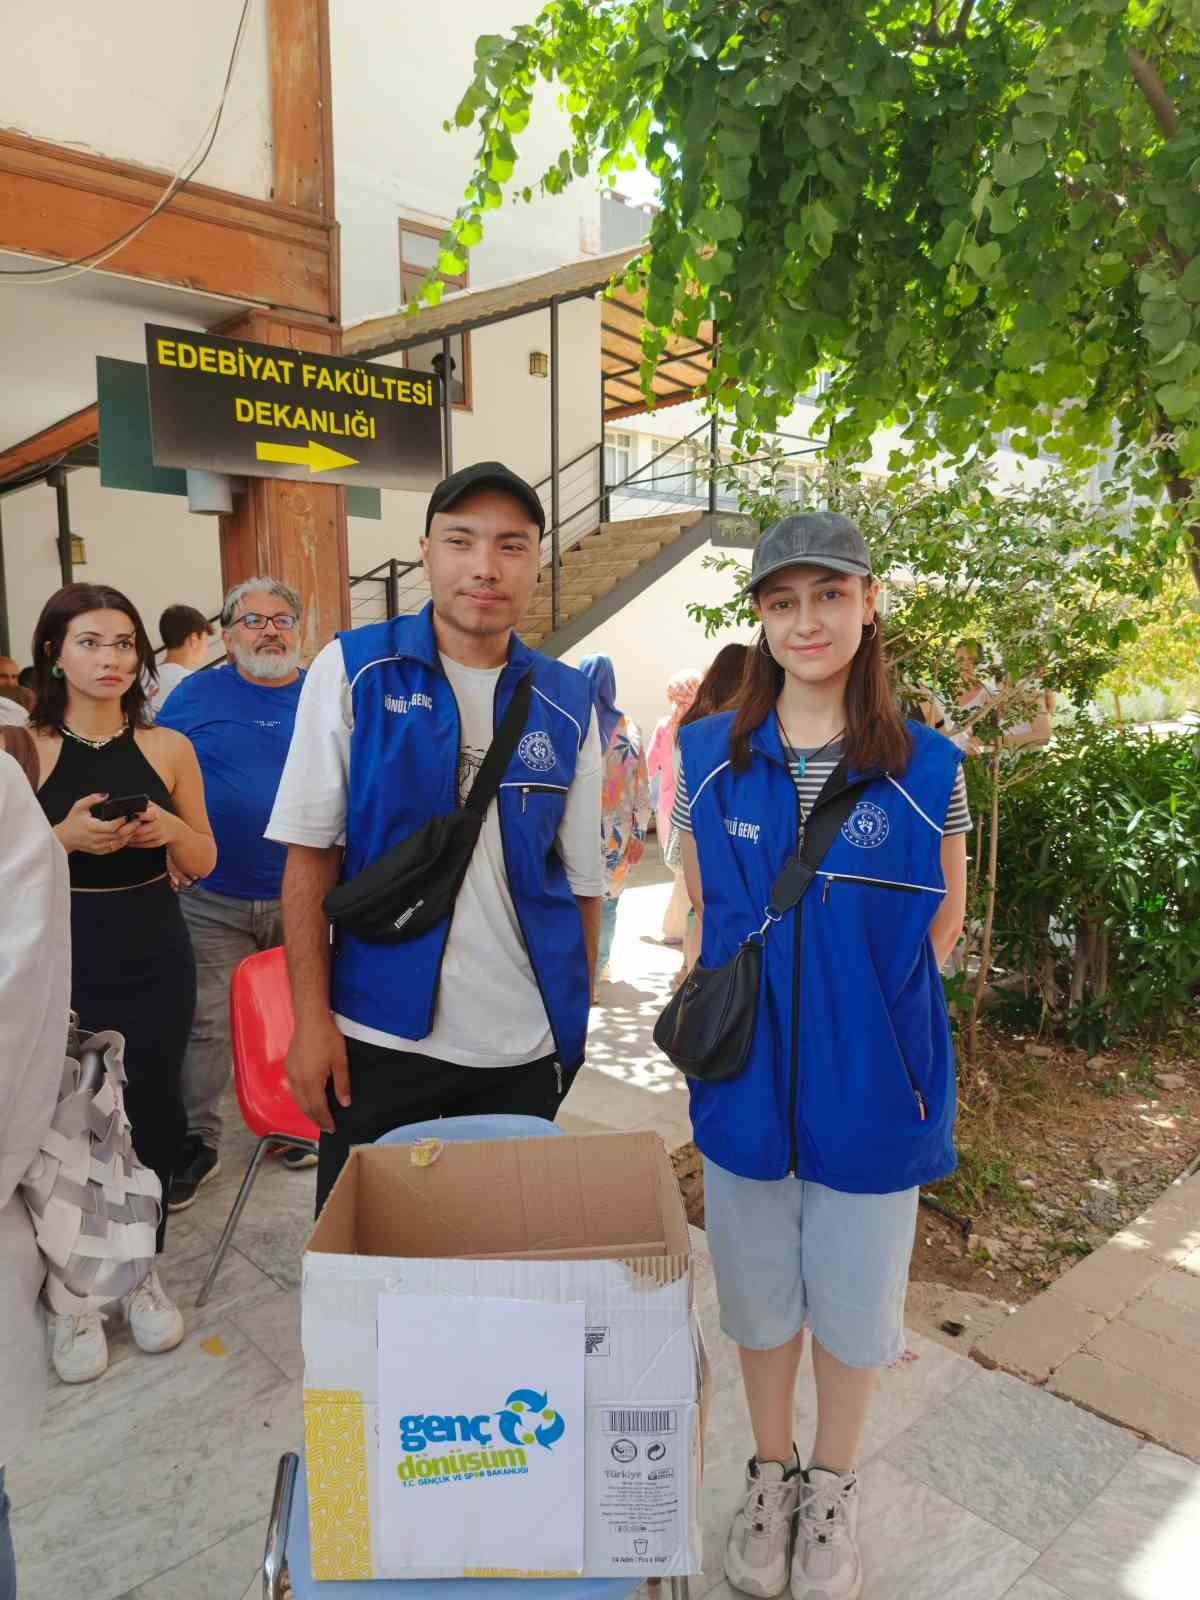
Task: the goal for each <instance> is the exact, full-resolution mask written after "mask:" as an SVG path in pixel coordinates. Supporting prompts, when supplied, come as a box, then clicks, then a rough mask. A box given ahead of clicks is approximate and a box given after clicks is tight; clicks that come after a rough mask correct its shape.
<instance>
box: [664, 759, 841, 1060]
mask: <svg viewBox="0 0 1200 1600" xmlns="http://www.w3.org/2000/svg"><path fill="white" fill-rule="evenodd" d="M844 781H845V768H844V767H843V766H842V765H841V764H840V763H839V765H838V766H837V767H836V768H835V769H834V771H833V772H831V773H830V775H829V777H828V779H827V780H826V782H825V787H824V788H823V789H822V791H821V793H820V795H818V797H817V799H816V801H815V803H814V805H813V808H812V810H811V811H810V812H809V814H808V821H807V822H806V823H805V825H804V828H803V831H802V832H801V835H800V847H799V849H798V850H797V851H796V853H795V855H793V856H790V857H789V858H788V860H787V861H785V862H784V864H783V867H782V869H781V870H780V873H779V876H778V877H777V878H776V879H775V882H774V883H773V884H772V885H771V897H770V901H769V902H768V904H767V907H766V911H765V918H764V921H763V925H762V927H761V928H756V929H755V931H754V932H753V933H750V934H747V936H746V938H745V939H743V940H742V942H741V944H740V945H739V946H738V949H737V952H736V954H735V955H734V956H732V957H731V959H730V960H728V961H726V962H723V963H722V965H721V966H719V967H702V966H701V965H700V964H699V962H697V963H696V965H695V966H694V967H693V968H692V970H691V972H689V973H688V975H687V977H686V978H685V979H684V980H683V982H682V983H681V984H680V986H679V988H678V989H676V991H675V993H674V994H673V995H672V996H671V999H670V1000H669V1001H668V1003H667V1005H666V1007H665V1008H664V1009H663V1012H662V1014H661V1015H660V1017H659V1019H658V1021H657V1022H656V1023H655V1024H654V1042H655V1044H656V1045H657V1046H658V1048H659V1049H660V1050H661V1051H662V1053H663V1054H664V1055H665V1056H667V1057H668V1059H669V1060H671V1061H673V1062H674V1064H675V1065H676V1066H677V1067H678V1068H679V1070H680V1072H682V1073H684V1074H685V1075H686V1076H687V1077H689V1078H698V1079H700V1080H701V1081H702V1082H704V1083H724V1082H725V1081H726V1080H727V1079H729V1078H736V1077H737V1075H738V1073H739V1072H741V1070H742V1069H743V1067H744V1066H745V1065H746V1058H747V1056H748V1055H749V1054H750V1045H751V1042H752V1040H753V1038H754V1025H755V1022H756V1021H757V1019H758V996H759V989H760V986H761V983H762V950H763V940H764V939H765V938H766V936H767V933H768V931H769V929H770V927H771V924H772V923H773V922H779V921H780V920H781V919H782V918H783V916H784V915H785V914H786V913H787V912H788V911H790V910H791V909H792V907H793V906H795V905H799V903H800V901H801V900H803V898H804V896H805V894H806V893H807V891H808V887H809V885H810V884H811V883H812V881H813V879H814V878H815V877H816V875H817V868H818V867H819V866H820V864H821V860H822V858H823V857H824V855H825V852H826V851H827V850H828V849H829V846H830V845H831V844H832V843H833V841H834V839H835V838H836V837H837V833H838V830H839V828H840V827H841V826H842V823H843V822H845V820H846V818H847V817H848V816H849V815H850V813H851V811H852V810H853V809H854V803H855V801H856V800H857V798H858V795H859V793H860V792H861V790H862V789H863V788H864V786H865V782H866V781H869V780H864V782H862V783H854V784H849V785H847V786H846V788H844V789H838V784H839V783H842V782H844ZM834 790H837V792H836V793H832V791H834ZM826 794H831V795H832V797H831V798H830V799H829V800H828V801H827V800H825V795H826Z"/></svg>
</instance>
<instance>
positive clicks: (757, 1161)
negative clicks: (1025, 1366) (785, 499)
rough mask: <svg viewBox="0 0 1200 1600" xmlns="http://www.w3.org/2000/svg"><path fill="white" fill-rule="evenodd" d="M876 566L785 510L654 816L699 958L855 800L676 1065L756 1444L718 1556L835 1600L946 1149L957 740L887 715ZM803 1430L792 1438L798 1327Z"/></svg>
mask: <svg viewBox="0 0 1200 1600" xmlns="http://www.w3.org/2000/svg"><path fill="white" fill-rule="evenodd" d="M878 587H879V586H878V584H877V583H876V582H875V581H874V580H873V578H872V575H871V560H870V556H869V554H868V551H867V547H866V545H865V543H864V542H863V539H862V535H861V534H860V533H859V531H858V529H857V528H856V527H855V525H854V524H853V523H852V522H850V521H849V520H848V519H847V518H845V517H842V516H838V515H835V514H833V513H828V512H821V513H804V514H800V515H795V516H790V517H786V518H785V519H784V520H783V521H782V522H779V523H776V524H775V526H774V527H772V528H770V529H768V530H767V532H766V533H765V534H764V535H763V537H762V538H761V539H760V540H759V542H758V544H757V546H756V547H755V552H754V564H753V569H752V573H751V580H750V585H749V594H750V595H751V597H752V599H753V604H754V608H755V610H756V611H757V613H758V615H759V617H760V618H761V621H762V634H761V636H760V638H759V641H758V646H757V649H755V650H754V651H753V652H752V654H751V655H750V656H749V657H748V659H747V666H746V672H745V676H744V677H743V680H742V687H741V691H740V695H739V701H738V707H737V709H736V710H734V711H727V712H724V713H722V714H720V715H718V716H714V717H708V718H706V719H705V720H704V721H701V722H698V723H695V724H693V725H692V726H691V727H688V728H684V729H683V730H682V731H681V735H680V748H681V751H682V757H683V764H682V773H681V777H680V784H679V789H678V791H677V797H676V802H675V811H674V819H673V820H674V822H675V824H676V826H678V827H679V828H680V830H681V833H682V835H683V840H682V846H683V862H684V871H685V873H686V877H687V883H688V890H689V893H690V895H691V898H692V901H693V904H694V905H695V907H696V909H697V912H698V913H700V914H701V915H702V928H703V935H702V937H703V944H702V953H701V961H702V963H703V964H704V966H706V967H715V966H718V965H720V964H721V963H722V962H724V961H727V960H728V959H729V958H730V957H731V956H732V955H733V954H734V952H735V951H736V949H737V947H738V945H739V944H740V943H741V941H742V940H743V939H744V938H745V937H746V935H747V933H749V932H750V931H751V930H752V929H755V928H758V927H759V926H760V925H761V924H762V922H763V911H764V907H765V906H766V905H767V903H768V899H769V896H770V890H771V884H772V882H773V881H774V879H775V877H776V876H777V874H778V873H779V871H780V869H781V868H782V866H783V864H784V862H785V861H786V860H787V858H788V857H789V856H790V855H791V854H792V852H793V851H794V850H795V849H796V847H797V841H798V838H799V837H800V836H802V832H803V829H804V826H805V823H806V821H807V819H808V817H809V815H810V814H811V812H812V811H813V808H814V806H819V805H823V804H826V803H828V802H829V800H830V799H831V798H832V797H833V795H834V794H835V793H836V792H837V791H839V790H840V789H842V788H843V787H844V786H845V785H846V784H851V785H854V786H855V789H856V800H855V804H854V808H853V810H852V811H850V813H849V815H848V816H847V818H846V821H845V823H844V824H843V826H842V828H841V830H840V832H839V833H837V834H836V835H835V837H834V842H833V844H832V845H831V846H830V848H829V849H828V851H827V853H826V854H825V856H824V857H823V859H822V861H821V863H820V870H819V876H818V877H817V878H816V880H815V881H814V882H813V884H812V886H811V887H810V889H809V891H808V893H807V895H806V896H805V897H804V899H803V900H802V901H801V902H800V904H799V906H797V907H796V908H795V909H794V910H792V911H791V912H789V913H787V914H786V915H785V916H784V917H783V918H782V920H781V921H779V922H777V923H773V924H772V925H771V926H770V927H769V928H768V929H767V932H766V935H765V939H764V947H763V982H762V989H761V991H760V996H759V1009H758V1017H757V1023H756V1029H755V1034H754V1040H753V1044H752V1046H751V1050H750V1055H749V1059H748V1062H747V1065H746V1067H745V1069H744V1070H743V1071H742V1072H741V1073H740V1074H739V1075H738V1076H737V1077H735V1078H733V1079H730V1080H727V1081H726V1082H723V1083H712V1084H707V1083H700V1082H696V1081H693V1082H692V1085H691V1091H692V1106H691V1109H692V1122H693V1125H694V1128H695V1137H696V1144H697V1145H698V1147H699V1149H700V1151H701V1153H702V1154H703V1156H704V1196H705V1218H706V1226H707V1230H708V1240H709V1248H710V1250H711V1252H712V1257H713V1263H714V1266H715V1269H716V1277H717V1289H718V1293H719V1296H720V1303H721V1325H722V1327H723V1329H724V1330H725V1332H726V1333H727V1334H728V1335H729V1336H730V1337H731V1338H732V1339H734V1340H735V1341H736V1342H737V1344H738V1345H739V1347H740V1354H741V1363H742V1373H743V1378H744V1381H745V1386H746V1398H747V1403H748V1405H749V1410H750V1417H751V1422H752V1424H753V1429H754V1442H755V1454H754V1456H753V1457H752V1458H751V1460H750V1463H749V1466H748V1469H747V1475H746V1489H745V1498H744V1501H743V1502H742V1503H741V1504H740V1506H739V1508H738V1510H737V1512H736V1514H735V1516H734V1518H733V1525H732V1528H731V1530H730V1534H729V1540H728V1545H727V1548H726V1555H725V1571H726V1574H727V1576H728V1578H729V1580H730V1582H731V1583H732V1584H733V1585H734V1587H736V1588H738V1589H741V1590H743V1591H744V1592H745V1593H747V1594H752V1595H759V1596H773V1595H778V1594H782V1592H783V1591H784V1589H785V1588H787V1586H788V1581H789V1569H790V1575H791V1592H792V1595H793V1596H794V1600H856V1597H857V1596H858V1595H859V1594H860V1593H861V1590H862V1562H861V1559H860V1556H859V1551H858V1546H857V1537H856V1528H857V1522H858V1486H857V1481H856V1478H855V1463H856V1458H857V1453H858V1447H859V1441H860V1439H861V1437H862V1432H863V1426H864V1424H865V1421H866V1417H867V1410H868V1406H869V1403H870V1398H871V1392H872V1389H873V1387H874V1383H875V1375H876V1373H877V1371H878V1369H879V1368H880V1367H883V1366H886V1365H888V1364H889V1363H890V1362H892V1361H895V1360H896V1359H897V1358H898V1357H899V1356H900V1355H901V1354H902V1352H903V1350H904V1295H905V1286H906V1282H907V1276H908V1264H909V1257H910V1255H911V1252H912V1245H913V1233H914V1227H915V1221H916V1209H917V1190H918V1186H919V1185H920V1184H923V1183H930V1182H932V1181H933V1180H934V1179H935V1178H940V1177H943V1176H945V1174H946V1173H948V1172H950V1171H951V1170H952V1169H953V1167H954V1164H955V1156H954V1146H953V1125H954V1114H955V1079H954V1059H953V1052H952V1049H951V1043H950V1032H949V1026H948V1023H947V1016H946V1007H945V1004H944V1001H943V998H942V986H941V980H940V975H939V968H940V966H941V964H942V962H943V961H944V960H945V959H946V958H947V956H948V955H949V954H950V952H951V951H952V950H953V948H954V945H955V943H956V942H957V940H958V937H959V934H960V932H961V930H962V921H963V910H964V902H965V892H966V847H965V839H964V834H965V832H966V831H967V830H969V828H970V818H969V816H968V814H967V808H966V795H965V791H964V788H963V782H962V775H961V769H960V762H961V759H962V758H961V753H960V752H959V751H958V750H956V749H955V747H954V746H953V745H952V744H951V743H950V741H949V740H948V739H945V738H943V737H942V736H941V735H940V734H938V733H934V732H933V731H932V730H931V729H928V728H925V727H922V726H920V725H918V724H916V723H907V724H906V723H905V722H904V721H903V720H902V719H901V716H900V714H899V712H898V711H897V709H896V706H895V700H894V697H893V695H892V692H891V688H890V685H889V682H888V676H887V670H886V665H885V660H884V648H883V639H882V635H881V631H880V624H879V621H878V619H877V617H876V611H875V606H876V598H877V595H878ZM805 1327H808V1328H809V1329H811V1332H812V1340H813V1352H812V1354H813V1370H814V1374H815V1377H816V1390H817V1433H816V1440H815V1443H814V1447H813V1453H812V1456H811V1458H810V1459H809V1460H808V1461H807V1463H802V1461H801V1458H800V1457H799V1455H798V1453H797V1451H796V1447H795V1445H794V1444H793V1442H792V1422H793V1401H794V1394H795V1386H796V1376H797V1371H798V1368H799V1364H800V1357H801V1353H802V1350H803V1341H804V1329H805Z"/></svg>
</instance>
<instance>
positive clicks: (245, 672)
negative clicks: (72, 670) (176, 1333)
mask: <svg viewBox="0 0 1200 1600" xmlns="http://www.w3.org/2000/svg"><path fill="white" fill-rule="evenodd" d="M300 621H301V606H300V596H299V595H298V594H297V593H296V591H295V590H294V589H291V588H289V587H288V585H287V584H286V583H280V582H279V581H278V580H277V579H275V578H263V577H256V578H247V579H246V581H245V582H244V583H239V584H237V585H235V586H234V588H232V589H230V591H229V593H228V594H227V595H226V596H225V603H224V605H223V606H222V608H221V634H222V638H223V640H224V643H225V649H226V651H227V652H228V656H229V660H228V663H227V664H225V665H222V666H219V667H210V668H205V669H203V670H201V671H199V672H193V673H192V674H191V676H190V677H188V678H185V679H184V680H183V682H182V683H180V684H179V686H178V687H177V688H175V689H174V690H172V692H171V694H170V696H169V698H168V699H167V700H166V701H165V702H164V704H163V708H162V710H161V711H160V712H159V714H158V721H159V723H160V724H161V725H162V726H164V727H168V728H175V729H177V730H178V731H179V732H180V733H185V734H186V735H187V737H188V738H189V739H190V740H191V741H192V744H193V745H194V746H195V749H196V755H197V756H198V758H199V761H200V770H201V772H202V773H203V775H204V794H205V800H206V803H207V805H208V814H209V820H210V822H211V823H212V830H213V835H214V837H215V838H216V841H217V866H216V870H215V871H214V872H211V873H210V874H209V876H208V877H207V878H205V879H204V881H203V883H197V884H193V885H191V886H189V887H186V888H185V889H184V890H183V892H182V895H181V902H180V903H181V905H182V907H183V915H184V920H185V921H186V922H187V925H188V930H189V932H190V933H191V936H192V948H193V949H194V951H195V953H196V980H197V995H196V1016H195V1021H194V1022H193V1024H192V1035H191V1040H190V1042H189V1044H188V1052H187V1056H186V1058H185V1060H184V1063H183V1101H184V1105H185V1107H186V1109H187V1115H188V1138H187V1145H186V1147H185V1150H184V1163H183V1167H182V1169H181V1170H180V1172H178V1173H177V1174H176V1177H175V1180H174V1182H173V1183H172V1185H171V1196H170V1200H169V1202H168V1205H169V1209H170V1210H172V1211H184V1210H186V1209H187V1207H188V1206H190V1205H191V1204H192V1202H193V1201H194V1200H195V1198H196V1195H197V1193H198V1191H199V1189H200V1186H201V1184H203V1183H207V1181H208V1180H209V1178H211V1177H213V1176H214V1175H215V1174H216V1173H217V1172H219V1171H220V1165H221V1163H220V1142H221V1113H220V1100H221V1095H222V1094H223V1093H224V1091H225V1088H226V1086H227V1084H228V1083H229V1076H230V1043H229V980H230V978H231V977H232V975H233V969H234V967H236V966H237V964H238V962H239V961H240V960H241V959H242V958H243V956H248V955H252V954H253V953H254V951H256V950H267V949H269V948H270V947H271V946H272V945H277V944H282V942H283V925H282V921H281V917H280V909H279V899H280V892H281V885H282V882H283V868H284V863H285V860H286V858H287V851H286V849H285V848H284V846H283V845H279V844H274V843H272V842H271V841H270V840H269V839H264V837H263V833H264V831H265V829H266V826H267V820H268V818H269V817H270V815H271V807H272V805H273V804H274V801H275V791H276V789H277V788H278V786H279V779H280V777H281V775H282V773H283V764H284V762H285V761H286V759H287V753H288V745H289V743H290V742H291V737H292V729H293V727H294V725H295V721H296V707H297V706H298V704H299V702H300V688H301V684H302V683H303V680H304V673H303V671H302V670H301V667H300ZM284 1160H285V1162H286V1163H287V1165H289V1166H294V1167H299V1166H311V1165H312V1164H313V1162H314V1160H315V1157H313V1156H310V1155H307V1154H305V1152H303V1151H294V1152H293V1151H289V1152H288V1155H287V1156H285V1157H284Z"/></svg>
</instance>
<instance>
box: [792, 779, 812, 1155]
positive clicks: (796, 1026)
mask: <svg viewBox="0 0 1200 1600" xmlns="http://www.w3.org/2000/svg"><path fill="white" fill-rule="evenodd" d="M796 824H797V827H798V828H799V833H800V842H799V844H798V845H797V850H798V851H800V850H803V849H804V833H805V829H806V827H807V823H806V822H805V820H804V814H803V812H802V811H801V809H800V795H799V792H797V794H796ZM803 909H804V902H803V901H801V902H800V904H799V905H798V906H797V907H796V908H795V922H796V925H795V927H794V929H793V930H792V941H793V956H792V962H793V965H792V1072H791V1079H790V1081H789V1084H788V1137H789V1139H790V1140H791V1152H790V1156H791V1162H790V1166H789V1168H788V1170H789V1172H793V1173H795V1172H798V1171H799V1167H800V1150H799V1140H798V1139H797V1137H796V1103H797V1100H798V1098H799V1092H800V922H801V912H802V911H803Z"/></svg>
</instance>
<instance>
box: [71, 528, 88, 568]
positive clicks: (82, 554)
mask: <svg viewBox="0 0 1200 1600" xmlns="http://www.w3.org/2000/svg"><path fill="white" fill-rule="evenodd" d="M71 565H72V566H73V567H86V566H87V545H85V544H84V542H83V540H82V539H81V538H80V537H79V535H78V534H77V533H73V534H72V535H71Z"/></svg>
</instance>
